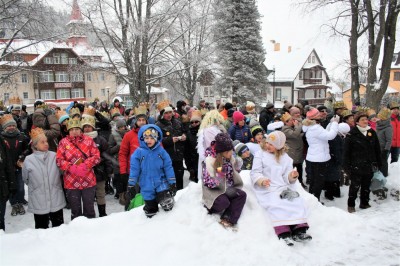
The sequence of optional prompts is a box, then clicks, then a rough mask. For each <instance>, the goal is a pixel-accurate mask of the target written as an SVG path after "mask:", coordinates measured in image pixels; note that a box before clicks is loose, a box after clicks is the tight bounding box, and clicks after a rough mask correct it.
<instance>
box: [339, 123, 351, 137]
mask: <svg viewBox="0 0 400 266" xmlns="http://www.w3.org/2000/svg"><path fill="white" fill-rule="evenodd" d="M338 131H339V133H341V134H343V135H346V134H347V133H349V131H350V126H349V124H347V123H340V124H339V128H338Z"/></svg>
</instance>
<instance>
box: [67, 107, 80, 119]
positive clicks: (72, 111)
mask: <svg viewBox="0 0 400 266" xmlns="http://www.w3.org/2000/svg"><path fill="white" fill-rule="evenodd" d="M74 115H79V116H81V111H80V110H79V108H78V107H75V108H71V109H70V110H69V117H74Z"/></svg>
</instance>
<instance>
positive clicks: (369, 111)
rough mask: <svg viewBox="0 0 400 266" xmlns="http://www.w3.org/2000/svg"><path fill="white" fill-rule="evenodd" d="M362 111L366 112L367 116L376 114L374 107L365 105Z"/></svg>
mask: <svg viewBox="0 0 400 266" xmlns="http://www.w3.org/2000/svg"><path fill="white" fill-rule="evenodd" d="M364 112H366V113H367V116H371V115H376V111H375V110H374V109H372V108H368V107H367V108H366V109H365V110H364Z"/></svg>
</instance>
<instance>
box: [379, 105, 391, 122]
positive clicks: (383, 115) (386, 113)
mask: <svg viewBox="0 0 400 266" xmlns="http://www.w3.org/2000/svg"><path fill="white" fill-rule="evenodd" d="M391 113H392V112H391V111H390V109H389V108H386V107H384V108H382V109H381V110H380V111H379V113H378V115H377V116H378V118H379V119H381V120H388V119H389V117H390V114H391Z"/></svg>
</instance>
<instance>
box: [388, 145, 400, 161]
mask: <svg viewBox="0 0 400 266" xmlns="http://www.w3.org/2000/svg"><path fill="white" fill-rule="evenodd" d="M399 153H400V147H391V148H390V156H391V160H390V163H395V162H397V161H398V160H399Z"/></svg>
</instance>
